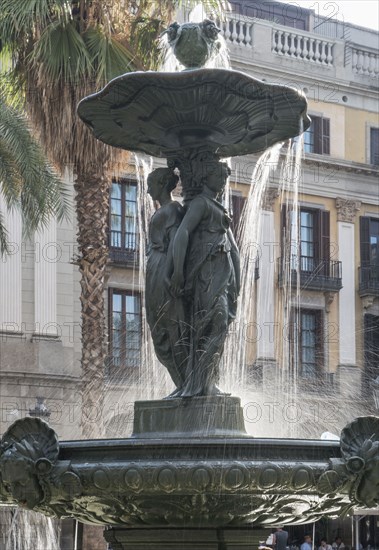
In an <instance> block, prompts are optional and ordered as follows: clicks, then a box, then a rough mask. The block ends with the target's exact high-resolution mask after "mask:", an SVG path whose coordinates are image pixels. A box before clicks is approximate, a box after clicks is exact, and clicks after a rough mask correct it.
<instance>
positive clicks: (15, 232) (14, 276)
mask: <svg viewBox="0 0 379 550" xmlns="http://www.w3.org/2000/svg"><path fill="white" fill-rule="evenodd" d="M0 213H1V214H2V216H3V223H4V225H5V228H6V230H7V233H8V243H9V253H8V254H5V255H4V256H3V257H2V258H1V257H0V281H1V284H0V304H1V307H0V331H4V332H22V274H21V247H22V223H21V215H20V213H19V211H18V210H16V209H13V210H11V211H8V210H7V208H6V206H5V200H4V197H3V196H2V195H1V193H0Z"/></svg>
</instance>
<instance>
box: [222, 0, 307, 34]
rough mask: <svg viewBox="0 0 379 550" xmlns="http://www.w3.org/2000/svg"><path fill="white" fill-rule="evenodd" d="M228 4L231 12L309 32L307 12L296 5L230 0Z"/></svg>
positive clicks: (253, 0)
mask: <svg viewBox="0 0 379 550" xmlns="http://www.w3.org/2000/svg"><path fill="white" fill-rule="evenodd" d="M230 3H231V4H232V8H233V11H235V12H237V13H239V14H241V15H244V16H246V17H252V18H254V19H265V20H267V21H272V22H274V23H278V24H279V25H285V26H286V27H292V28H295V29H301V30H309V15H308V11H307V10H304V9H302V8H301V7H300V6H298V5H288V4H283V5H280V4H278V3H277V2H270V1H266V2H257V0H230Z"/></svg>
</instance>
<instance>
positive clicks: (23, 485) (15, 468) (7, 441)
mask: <svg viewBox="0 0 379 550" xmlns="http://www.w3.org/2000/svg"><path fill="white" fill-rule="evenodd" d="M58 452H59V445H58V440H57V436H56V434H55V433H54V431H53V430H52V429H51V428H50V427H49V426H48V425H47V424H46V423H45V422H43V421H42V420H40V419H39V418H29V417H26V418H22V419H20V420H17V421H16V422H15V423H14V424H12V426H10V428H8V430H7V431H6V432H5V434H4V436H3V438H2V441H1V445H0V479H1V483H2V485H3V487H4V488H5V490H6V491H7V492H8V493H10V494H11V495H12V497H13V498H14V499H15V501H16V502H17V503H18V504H20V505H21V506H23V507H25V508H29V509H33V508H35V507H36V506H38V505H39V504H41V503H44V502H45V500H46V497H47V494H48V488H47V484H46V479H47V477H48V476H49V474H50V472H51V470H52V469H53V465H54V463H55V462H56V460H57V458H58Z"/></svg>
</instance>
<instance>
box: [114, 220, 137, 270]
mask: <svg viewBox="0 0 379 550" xmlns="http://www.w3.org/2000/svg"><path fill="white" fill-rule="evenodd" d="M137 244H138V235H137V233H123V232H122V231H115V230H113V229H112V230H111V231H110V232H109V258H110V261H111V263H113V264H119V265H124V266H127V267H130V266H135V265H138V260H139V251H138V247H137Z"/></svg>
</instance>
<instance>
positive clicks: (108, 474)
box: [0, 20, 379, 550]
mask: <svg viewBox="0 0 379 550" xmlns="http://www.w3.org/2000/svg"><path fill="white" fill-rule="evenodd" d="M218 33H219V30H218V29H217V27H216V26H215V25H214V23H213V22H212V21H210V20H205V21H203V22H202V23H200V24H195V23H187V24H184V25H178V24H177V23H174V24H173V25H171V26H170V27H169V29H168V31H167V35H168V42H169V44H170V45H171V47H172V48H173V50H174V53H175V55H176V56H177V58H178V60H179V61H180V62H181V63H182V64H183V65H184V67H185V69H184V70H183V71H182V72H179V73H160V72H135V73H128V74H125V75H123V76H120V77H118V78H116V79H114V80H112V81H111V82H110V83H109V84H108V85H107V86H106V87H105V88H104V89H103V90H101V91H100V92H98V93H96V94H94V95H91V96H89V97H87V98H85V99H83V100H82V101H81V103H80V104H79V107H78V113H79V116H80V117H81V118H82V119H83V120H84V122H85V123H86V124H87V125H88V126H89V127H90V128H91V130H92V131H93V133H94V134H95V136H96V137H97V138H98V139H100V140H102V141H104V142H105V143H108V144H110V145H113V146H115V147H121V148H123V149H127V150H130V151H135V152H143V153H147V154H149V155H152V156H155V157H161V158H165V159H167V168H160V169H157V170H155V171H154V172H153V173H152V174H151V175H150V176H149V179H148V187H149V193H150V194H151V196H152V198H153V199H155V200H157V201H159V203H160V205H161V207H160V208H159V209H158V210H157V211H156V213H155V214H154V216H153V218H152V220H151V223H150V248H149V256H148V264H147V276H146V310H147V320H148V323H149V325H150V328H151V333H152V338H153V342H154V347H155V351H156V355H157V357H158V359H159V361H160V362H161V363H162V365H164V366H165V367H166V368H167V369H168V371H169V373H170V375H171V378H172V380H173V382H174V384H175V390H174V391H173V392H172V394H171V395H169V396H167V397H166V398H165V399H162V400H156V401H141V402H136V403H135V416H134V432H133V436H132V437H131V438H128V439H121V440H96V441H66V442H61V443H59V442H58V439H57V436H56V434H55V433H54V431H53V430H52V429H51V428H50V427H49V426H48V425H47V424H46V423H45V422H43V421H41V420H39V419H38V418H24V419H21V420H18V421H16V422H15V423H14V424H13V425H12V426H11V427H10V428H9V429H8V430H7V432H6V433H5V434H4V436H3V438H2V440H1V447H0V503H7V504H13V505H19V506H22V507H24V508H27V509H31V510H35V511H39V512H41V513H43V514H46V515H49V516H56V517H60V518H64V517H73V518H76V519H78V520H79V521H82V522H84V523H91V524H98V525H104V526H105V527H106V529H105V538H106V540H107V541H109V542H110V543H111V545H112V549H113V550H121V549H122V550H126V549H136V548H140V547H142V546H144V547H145V548H154V549H158V550H159V549H161V550H163V549H165V550H166V548H168V547H169V548H173V549H176V550H179V549H182V548H188V549H191V550H195V549H199V550H200V549H202V550H203V549H205V548H207V549H215V550H221V549H222V550H237V549H238V550H239V549H241V548H251V528H252V526H254V528H257V527H268V526H274V525H278V524H279V523H280V524H283V525H285V524H301V523H309V522H313V521H316V520H317V519H320V518H321V517H324V516H328V517H336V516H339V515H342V514H347V513H348V512H349V511H351V510H352V508H353V507H360V508H362V507H368V508H373V507H375V506H378V505H379V418H377V417H362V418H357V419H355V420H354V421H352V422H351V423H350V424H349V425H348V426H346V427H345V428H344V430H343V431H342V434H341V440H340V442H335V441H313V440H296V439H256V438H252V437H249V436H247V434H246V431H245V427H244V420H243V414H242V409H241V405H240V399H239V398H238V397H234V396H231V395H230V394H228V393H226V392H224V391H223V390H222V389H221V388H220V387H219V385H218V379H219V362H220V358H221V355H222V352H223V346H224V341H225V337H226V333H227V329H228V326H229V323H230V322H231V321H232V320H233V318H234V315H235V311H236V306H237V297H238V293H239V279H240V273H239V253H238V248H237V245H236V243H235V241H234V238H233V235H232V233H231V231H230V228H229V224H230V218H229V214H228V212H227V210H226V209H225V208H224V207H223V205H222V203H221V201H220V198H221V196H222V193H223V190H224V187H225V184H226V181H227V178H228V176H229V168H228V166H227V165H226V164H225V163H224V162H223V161H222V159H223V158H225V157H230V156H236V155H246V154H249V153H255V152H259V151H263V150H265V149H267V148H268V147H270V146H271V145H274V144H275V143H278V142H281V141H284V140H286V139H288V138H291V137H294V136H296V135H299V134H300V133H301V132H302V131H304V130H305V129H306V128H307V127H308V126H309V124H310V120H309V118H308V116H307V114H306V109H307V104H306V100H305V97H304V96H302V95H301V94H299V93H298V92H297V91H295V90H293V89H291V88H288V87H285V86H278V85H270V84H267V83H264V82H261V81H259V80H256V79H254V78H251V77H250V76H247V75H245V74H243V73H240V72H237V71H233V70H225V69H210V68H204V67H203V65H204V63H205V62H206V61H207V60H208V59H209V58H210V57H212V56H213V55H215V54H216V53H217V51H218ZM178 174H180V180H181V183H182V188H183V199H184V201H183V205H180V204H179V203H178V202H175V201H173V200H172V198H171V191H172V190H173V188H174V187H175V186H176V184H177V181H178Z"/></svg>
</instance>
